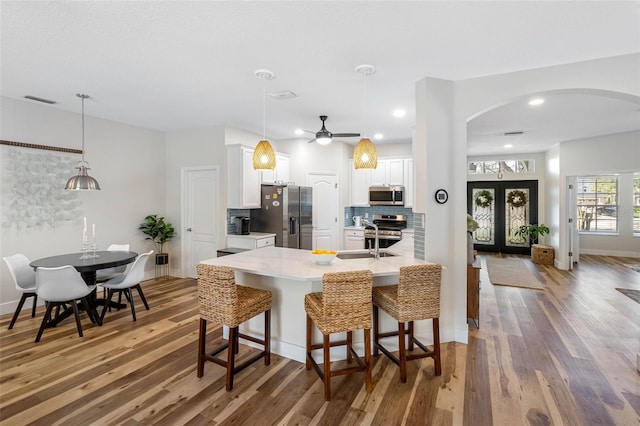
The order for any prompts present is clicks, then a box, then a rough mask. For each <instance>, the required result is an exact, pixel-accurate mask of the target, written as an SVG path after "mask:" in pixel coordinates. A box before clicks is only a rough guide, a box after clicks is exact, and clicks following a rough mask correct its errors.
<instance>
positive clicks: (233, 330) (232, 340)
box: [227, 327, 238, 392]
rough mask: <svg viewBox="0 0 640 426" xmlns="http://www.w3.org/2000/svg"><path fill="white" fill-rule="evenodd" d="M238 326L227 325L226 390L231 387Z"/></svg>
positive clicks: (234, 366)
mask: <svg viewBox="0 0 640 426" xmlns="http://www.w3.org/2000/svg"><path fill="white" fill-rule="evenodd" d="M237 333H238V327H229V348H228V349H227V392H228V391H230V390H231V389H233V370H235V368H236V347H235V346H236V344H237V343H236V342H237V340H238V339H237V336H236V334H237Z"/></svg>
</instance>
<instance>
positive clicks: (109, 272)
mask: <svg viewBox="0 0 640 426" xmlns="http://www.w3.org/2000/svg"><path fill="white" fill-rule="evenodd" d="M107 251H129V244H111V245H110V246H109V247H107ZM125 269H126V266H124V265H123V266H116V267H113V268H105V269H98V270H97V271H96V282H97V283H103V282H105V281H109V280H110V279H112V278H114V277H116V275H118V274H121V273H123V272H124V271H125Z"/></svg>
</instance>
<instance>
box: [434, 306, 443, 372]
mask: <svg viewBox="0 0 640 426" xmlns="http://www.w3.org/2000/svg"><path fill="white" fill-rule="evenodd" d="M432 321H433V352H434V353H433V361H434V363H435V365H434V367H435V374H436V376H439V375H440V374H442V365H441V364H440V318H434V319H433V320H432Z"/></svg>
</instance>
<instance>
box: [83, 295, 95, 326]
mask: <svg viewBox="0 0 640 426" xmlns="http://www.w3.org/2000/svg"><path fill="white" fill-rule="evenodd" d="M80 301H81V302H82V306H83V307H84V310H85V312H86V313H87V316H88V317H89V319H90V320H91V322H92V323H94V324H95V323H96V317H94V316H93V310H92V309H91V305H89V301H88V300H87V298H86V297H83V298H82V299H80Z"/></svg>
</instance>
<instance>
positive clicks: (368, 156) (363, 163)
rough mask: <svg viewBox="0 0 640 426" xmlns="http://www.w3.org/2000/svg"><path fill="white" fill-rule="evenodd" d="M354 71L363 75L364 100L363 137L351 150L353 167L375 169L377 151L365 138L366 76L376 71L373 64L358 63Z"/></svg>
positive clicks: (376, 165)
mask: <svg viewBox="0 0 640 426" xmlns="http://www.w3.org/2000/svg"><path fill="white" fill-rule="evenodd" d="M356 72H359V73H360V74H362V75H363V76H364V80H363V81H364V83H363V87H364V90H363V91H364V97H363V98H364V102H363V107H362V110H363V117H364V132H363V138H362V139H360V141H359V142H358V145H356V149H355V151H354V152H353V167H354V168H355V169H371V170H375V169H376V168H377V167H378V152H377V151H376V147H375V145H373V143H372V142H371V140H370V139H369V138H367V137H366V136H367V76H369V75H370V74H373V73H374V72H376V68H375V67H374V66H373V65H367V64H363V65H358V66H357V67H356Z"/></svg>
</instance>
